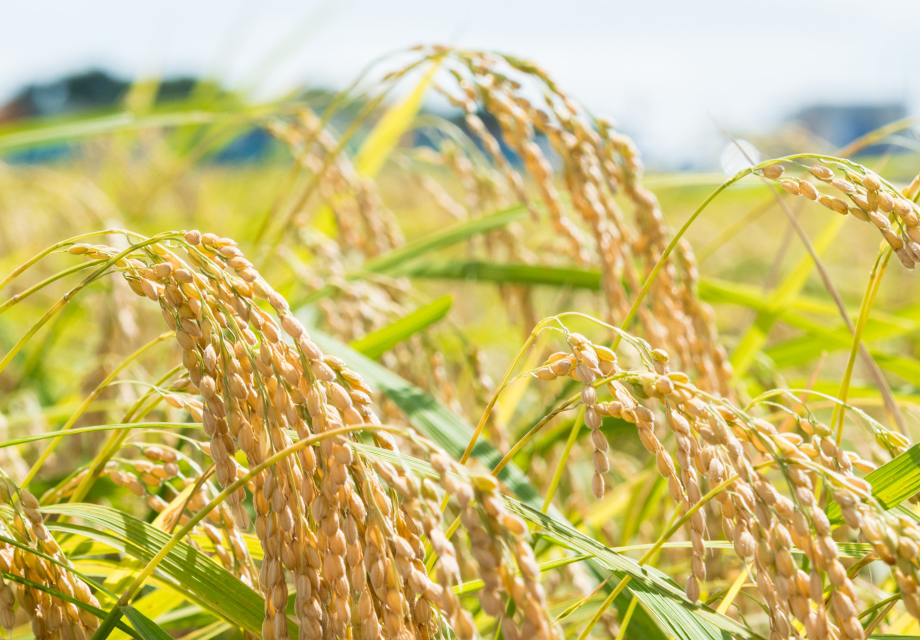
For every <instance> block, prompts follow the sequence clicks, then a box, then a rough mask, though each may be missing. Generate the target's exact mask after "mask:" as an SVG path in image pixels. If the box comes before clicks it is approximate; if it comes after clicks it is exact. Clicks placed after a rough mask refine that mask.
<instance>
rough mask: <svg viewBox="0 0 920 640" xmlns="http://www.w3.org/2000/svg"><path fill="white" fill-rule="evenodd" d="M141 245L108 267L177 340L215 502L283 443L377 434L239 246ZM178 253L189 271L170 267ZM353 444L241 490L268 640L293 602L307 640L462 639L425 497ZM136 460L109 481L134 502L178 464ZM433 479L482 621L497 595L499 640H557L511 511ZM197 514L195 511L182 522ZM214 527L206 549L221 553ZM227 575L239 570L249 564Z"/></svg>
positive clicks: (360, 397) (299, 460)
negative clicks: (447, 507) (520, 638)
mask: <svg viewBox="0 0 920 640" xmlns="http://www.w3.org/2000/svg"><path fill="white" fill-rule="evenodd" d="M141 244H142V246H141V247H139V248H138V251H136V252H135V253H134V254H132V256H131V257H128V258H125V259H122V260H119V261H118V263H117V267H118V268H119V269H120V270H121V272H122V275H123V276H124V277H125V278H126V279H127V280H128V282H129V284H130V286H131V288H132V290H134V291H135V292H136V293H138V294H139V295H143V296H145V297H147V298H150V299H151V300H153V301H156V302H158V303H159V305H160V308H161V311H162V314H163V317H164V319H165V321H166V323H167V325H168V326H169V327H170V328H171V329H173V330H174V331H175V332H176V333H175V335H176V341H177V342H178V343H179V346H180V347H181V349H182V354H183V355H182V361H183V364H184V365H185V369H186V371H187V373H188V377H189V381H190V384H189V386H188V389H187V391H188V392H189V393H196V392H197V393H198V394H199V395H200V397H201V406H200V409H199V412H200V419H201V423H202V427H203V430H204V432H205V434H206V435H207V436H208V437H209V439H210V440H209V442H208V443H207V445H206V448H207V450H208V452H209V454H210V456H211V458H212V459H213V461H214V465H215V475H216V477H217V480H218V483H219V484H220V485H221V486H224V487H226V486H227V485H228V484H230V483H231V482H233V481H234V480H236V479H237V478H238V477H239V475H240V474H241V473H242V472H243V469H241V468H240V466H239V465H238V463H237V462H236V459H235V457H234V456H235V454H236V452H237V451H238V450H240V451H242V452H243V453H244V454H245V456H246V459H247V460H248V463H249V466H250V468H251V467H252V466H254V465H258V464H260V463H262V462H263V461H265V460H266V459H267V458H268V457H269V456H270V455H272V454H273V453H277V452H279V451H281V450H282V449H285V448H287V447H289V446H290V445H291V444H292V443H293V438H297V439H302V438H308V437H311V436H314V435H317V436H320V435H322V434H326V433H330V432H335V431H336V430H340V429H343V428H344V427H365V428H370V429H375V428H376V427H379V425H380V420H379V419H378V418H377V416H376V415H375V413H374V411H373V409H372V407H371V394H372V390H371V389H370V388H369V387H368V386H367V384H366V383H365V382H364V381H363V380H362V379H361V377H360V376H359V375H358V374H357V373H355V372H354V371H352V370H350V369H348V368H347V366H346V363H345V362H344V361H342V360H341V359H339V358H335V357H332V356H327V355H324V354H323V353H322V352H321V351H320V349H319V348H318V347H317V346H316V344H315V343H314V342H313V341H312V340H311V339H310V337H309V335H308V334H307V332H306V330H305V329H304V327H303V326H302V325H301V323H300V322H299V321H298V320H297V319H296V318H295V317H294V315H293V314H292V313H291V311H290V308H289V305H288V303H287V301H286V300H285V299H284V298H283V297H282V296H281V295H280V294H279V293H277V292H276V291H274V290H273V289H272V288H271V287H270V286H269V285H268V284H267V283H266V282H265V280H264V279H262V277H261V276H260V275H259V273H258V272H257V271H256V270H255V269H254V268H253V266H252V264H251V263H250V262H249V261H248V260H246V259H245V257H244V256H243V254H242V252H241V251H240V250H239V248H238V247H237V246H236V243H235V242H234V241H233V240H230V239H227V238H219V237H217V236H215V235H214V234H207V233H206V234H201V233H199V232H198V231H189V232H187V233H185V234H184V236H178V237H176V238H174V242H173V243H167V242H160V241H157V242H148V243H146V244H145V243H141ZM180 248H181V249H182V250H184V252H185V253H186V254H187V256H188V261H186V260H183V259H181V258H180V257H179V255H178V250H179V249H180ZM71 252H72V253H76V254H86V255H88V256H90V257H106V258H108V257H110V256H113V255H115V254H116V253H117V252H116V251H115V250H114V249H112V248H108V247H103V246H98V245H97V246H92V247H90V246H87V245H74V246H73V247H72V248H71ZM135 256H136V257H135ZM265 307H268V308H271V309H272V310H273V311H274V313H275V317H276V318H277V320H275V318H273V317H272V315H270V314H269V313H268V312H267V311H265V310H264V308H265ZM285 334H286V335H287V339H286V340H285V339H283V337H282V336H283V335H285ZM180 398H181V396H179V395H177V394H171V395H170V402H171V404H173V405H174V406H193V407H194V406H195V405H192V404H191V403H190V402H189V401H183V400H181V399H180ZM193 415H194V412H193ZM373 436H374V438H375V440H376V442H377V444H378V446H380V447H382V448H384V449H390V450H398V443H397V440H396V439H395V438H393V437H392V436H391V435H390V434H388V433H387V432H385V431H383V430H380V429H379V428H378V429H376V430H374V431H373ZM355 437H356V436H353V435H351V434H347V433H345V434H337V433H331V434H330V435H328V436H327V437H325V438H323V439H322V440H321V442H320V443H319V445H318V446H311V447H306V448H303V449H300V450H299V451H298V452H297V454H296V456H290V457H287V458H285V459H283V460H281V461H279V462H278V463H277V464H275V465H273V466H271V467H270V468H268V469H266V470H264V471H262V472H261V473H259V474H258V475H256V476H255V477H254V478H253V479H252V481H251V482H250V484H249V489H250V491H251V492H252V504H253V507H254V511H255V532H256V535H257V537H258V539H259V541H260V543H261V546H262V549H263V560H262V564H261V566H260V568H259V570H258V575H257V576H256V577H255V582H256V583H257V584H258V587H259V589H260V591H261V592H262V594H263V595H264V597H265V619H264V623H263V627H262V637H263V638H264V639H266V640H272V639H274V638H287V637H288V635H289V632H288V619H287V615H286V613H285V610H286V607H287V603H288V594H289V590H290V589H291V588H293V589H295V590H296V596H295V607H294V609H295V616H296V619H297V622H298V624H299V627H300V637H301V638H311V639H313V638H316V639H318V638H326V637H345V636H346V635H348V634H351V635H352V636H353V637H355V638H368V639H371V640H373V639H375V638H379V637H383V638H397V637H399V638H402V637H417V638H427V637H430V636H431V635H432V634H434V632H435V629H436V628H437V626H438V624H439V622H438V621H439V619H440V616H444V617H446V618H447V619H448V621H449V622H450V624H451V626H452V628H453V629H454V632H455V633H456V634H457V635H458V637H461V638H472V637H473V636H474V634H475V627H474V626H473V621H472V618H471V617H470V615H469V613H468V612H466V611H464V610H463V609H462V607H460V605H459V601H458V600H457V598H456V596H455V595H454V593H453V591H452V590H451V589H450V586H452V585H455V584H457V583H458V581H459V565H458V562H457V559H456V558H455V552H454V549H453V546H452V545H451V544H450V543H449V541H448V540H447V538H446V536H445V535H444V533H443V531H442V530H441V525H442V522H441V510H440V505H439V504H438V500H437V493H436V491H435V489H434V487H431V486H429V485H428V484H427V483H424V482H422V483H420V482H419V481H418V480H417V479H416V478H415V477H413V476H409V475H407V474H406V473H405V472H404V471H402V470H401V469H398V468H396V467H394V466H393V465H390V464H388V463H383V462H380V461H375V462H374V463H373V464H369V463H368V462H367V461H366V460H365V459H364V458H363V457H362V456H360V455H357V454H356V453H355V451H354V449H353V447H352V444H353V442H354V439H355ZM144 454H145V458H146V459H145V460H139V461H137V462H135V463H134V468H133V472H132V473H128V472H127V471H125V470H122V469H118V468H115V467H113V468H112V469H111V470H110V471H109V473H110V475H111V476H112V477H113V479H116V478H117V479H116V482H123V483H124V484H125V486H128V487H129V488H132V490H135V491H137V492H139V493H143V492H144V491H145V488H144V485H149V484H150V483H151V482H156V481H158V480H161V479H160V478H159V477H158V476H157V474H156V473H155V470H156V469H157V468H158V467H159V465H157V464H156V463H157V462H165V464H164V465H163V467H164V471H162V472H160V473H165V465H166V464H170V462H174V461H166V458H170V457H172V456H170V454H168V453H166V450H165V449H154V450H152V451H151V450H150V448H146V449H144ZM442 458H444V459H445V460H446V457H444V456H442ZM439 466H441V467H442V468H443V469H442V470H441V471H440V472H441V473H442V477H441V489H442V490H443V491H446V492H447V493H448V494H449V495H450V496H453V497H454V498H455V499H456V500H457V503H458V505H459V508H460V509H461V520H462V523H463V525H464V527H465V528H466V531H467V532H468V535H469V537H470V541H471V545H472V549H471V551H472V555H473V557H474V559H475V560H476V562H477V565H478V568H479V570H480V575H483V576H489V577H488V580H487V590H488V592H489V593H490V596H489V597H490V607H489V612H490V613H492V614H493V615H501V614H503V612H504V611H505V605H504V603H503V600H502V597H503V595H504V594H507V597H510V598H511V599H513V600H514V602H515V603H516V605H517V611H518V612H519V613H518V614H517V615H515V616H513V617H508V618H507V619H508V620H510V622H506V623H504V626H507V627H508V631H507V633H508V634H509V637H511V634H512V633H514V631H513V630H512V627H514V628H516V626H515V625H518V626H520V628H521V630H522V631H523V632H526V633H527V634H535V637H539V638H551V637H556V636H557V632H556V631H555V629H554V628H553V627H552V626H551V624H550V621H549V619H548V618H547V617H546V608H545V596H544V594H543V591H542V587H541V586H540V583H539V570H538V568H537V566H536V561H535V560H534V556H533V550H532V549H531V547H530V545H529V542H528V541H527V538H526V530H525V528H524V526H523V523H522V522H521V521H520V520H519V519H517V518H516V517H515V516H512V515H511V514H509V513H507V512H506V511H505V509H504V507H503V504H502V501H501V499H500V497H499V493H498V486H497V484H495V482H494V480H491V479H478V480H477V479H470V478H469V477H468V476H466V475H463V470H462V469H461V468H459V467H458V466H456V465H450V464H448V463H447V462H442V463H441V464H440V465H439ZM148 467H149V468H148ZM448 468H450V474H449V475H445V471H444V470H447V469H448ZM138 474H140V475H139V479H138ZM135 483H136V484H137V485H138V486H137V487H136V486H135ZM245 499H246V493H245V490H244V489H243V488H240V489H238V490H236V491H235V492H233V493H232V494H231V495H230V498H229V499H228V500H227V501H226V509H225V510H224V511H222V512H221V513H220V518H221V519H223V518H226V519H227V520H231V519H232V521H234V522H235V524H236V525H237V527H239V528H241V529H246V528H248V527H249V516H248V513H247V510H246V509H245V508H244V502H245ZM473 500H475V505H476V506H474V505H473V502H472V501H473ZM203 502H204V497H203V496H202V497H201V498H199V497H198V496H197V495H195V496H193V498H192V504H190V508H191V509H192V510H195V509H196V508H201V507H203V506H204V505H203ZM209 524H213V525H216V524H217V522H212V523H209ZM209 524H206V525H204V532H205V534H206V535H208V537H209V538H210V539H211V540H212V541H213V542H214V543H215V544H223V542H222V539H220V538H218V536H217V532H216V531H215V530H214V529H213V528H211V529H209V528H208V526H209ZM423 536H424V537H425V538H427V539H428V541H429V543H430V544H431V546H432V548H433V549H434V551H435V552H436V553H437V554H438V563H437V565H436V573H437V575H438V582H437V583H434V582H432V581H431V580H430V579H429V578H428V577H427V575H428V574H427V571H426V570H425V565H424V560H425V545H424V544H423V542H422V538H423ZM229 544H231V546H232V541H231V542H230V543H229ZM509 558H510V560H509ZM237 560H239V561H240V562H239V564H243V562H244V561H245V558H238V559H237ZM515 567H517V568H516V569H515ZM518 570H519V571H521V572H522V573H523V576H524V577H523V579H522V578H520V577H518V576H517V575H516V571H518ZM436 612H440V613H436Z"/></svg>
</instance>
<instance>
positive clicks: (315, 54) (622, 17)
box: [0, 0, 920, 164]
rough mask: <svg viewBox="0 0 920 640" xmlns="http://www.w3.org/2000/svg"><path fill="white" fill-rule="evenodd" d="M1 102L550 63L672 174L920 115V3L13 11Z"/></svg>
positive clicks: (484, 0)
mask: <svg viewBox="0 0 920 640" xmlns="http://www.w3.org/2000/svg"><path fill="white" fill-rule="evenodd" d="M0 8H2V16H3V18H2V20H0V102H2V101H4V100H5V99H7V98H8V97H10V96H11V95H12V94H13V93H14V92H15V91H16V90H17V89H18V88H19V87H21V86H22V85H24V84H27V83H30V82H36V81H38V82H42V81H50V80H53V79H55V78H57V77H59V76H60V75H62V74H64V73H68V72H75V71H80V70H84V69H86V68H88V67H101V68H105V69H109V70H111V71H114V72H116V73H119V74H121V75H124V76H126V77H133V76H137V75H143V74H166V75H169V74H176V73H195V74H201V73H208V74H211V75H215V76H217V77H218V78H219V79H221V80H222V81H223V82H225V83H226V84H228V85H230V86H234V87H242V86H245V87H248V88H251V89H252V91H253V96H254V97H255V98H259V97H269V96H272V95H276V94H278V93H280V92H283V91H285V90H287V89H290V88H292V87H294V86H299V85H304V84H313V85H324V86H331V87H341V86H344V85H346V84H347V83H348V82H349V81H350V80H351V79H352V78H353V77H355V76H356V75H357V73H358V72H359V71H360V70H361V69H362V67H364V65H366V64H367V63H368V62H369V61H371V60H373V59H374V58H376V57H377V56H379V55H381V54H384V53H387V52H389V51H393V50H396V49H401V48H406V47H409V46H412V45H414V44H419V43H429V44H431V43H440V44H452V45H458V46H463V47H467V48H484V49H494V50H501V51H504V52H508V53H514V54H517V55H520V56H522V57H525V58H530V59H533V60H535V61H536V62H538V63H539V64H540V65H541V66H543V67H544V68H545V69H547V71H548V72H549V73H550V74H551V75H552V76H553V77H554V78H555V79H556V80H557V82H558V83H559V84H560V85H561V86H562V87H563V88H565V89H566V90H567V91H568V92H569V93H570V94H572V95H574V96H575V97H576V98H578V99H579V100H581V101H582V102H583V103H584V104H586V105H587V106H588V107H589V108H590V109H591V110H592V111H593V112H595V113H596V114H599V115H605V116H607V117H609V118H611V119H612V120H613V121H614V122H616V123H618V124H619V126H620V127H621V128H622V129H624V130H625V131H627V132H628V133H630V134H631V135H633V136H634V137H635V138H636V141H637V143H638V144H639V146H640V148H642V149H645V150H646V153H647V154H648V153H651V154H652V156H653V157H660V158H665V157H666V158H669V159H670V163H671V164H680V163H681V162H684V161H688V162H689V161H692V160H693V159H694V158H698V157H699V156H700V155H702V154H709V155H712V154H713V153H716V154H717V152H718V149H720V148H721V147H722V146H724V145H725V139H724V137H723V136H722V135H721V134H720V133H719V127H720V126H721V127H724V128H726V129H728V130H731V131H733V132H745V131H760V130H769V129H770V128H771V127H774V126H776V125H777V124H778V123H780V122H782V121H783V120H784V119H785V118H787V117H788V116H789V115H790V114H791V113H792V112H794V111H795V110H796V109H797V108H799V107H801V106H803V105H807V104H812V103H819V102H820V103H828V102H829V103H853V102H856V103H863V104H866V103H868V104H874V103H884V102H892V101H903V102H905V103H906V104H907V106H908V109H909V111H910V112H911V113H914V112H916V111H917V110H918V108H920V83H918V81H917V76H918V71H920V65H918V63H920V48H918V47H917V46H916V45H915V38H916V36H915V29H916V25H917V24H920V2H912V1H910V0H902V1H895V0H873V2H865V1H864V0H863V1H850V0H836V1H833V2H830V1H825V0H810V1H807V2H805V1H801V0H800V1H787V0H766V1H759V2H737V1H733V2H728V1H706V0H699V1H697V2H685V1H677V0H673V1H663V0H641V1H635V2H620V1H615V0H610V1H607V2H602V1H593V2H586V1H583V0H564V1H559V2H552V1H549V0H529V1H526V2H525V1H524V0H462V1H453V2H447V1H443V0H426V1H419V0H387V1H385V2H381V1H380V0H374V1H365V0H319V1H316V0H301V1H299V2H294V1H289V0H261V1H260V2H243V1H240V0H219V1H217V0H202V1H192V0H158V2H155V3H140V2H124V1H111V0H84V1H82V2H72V1H71V0H67V1H65V0H36V1H34V2H25V1H24V0H0Z"/></svg>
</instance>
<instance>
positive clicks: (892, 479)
mask: <svg viewBox="0 0 920 640" xmlns="http://www.w3.org/2000/svg"><path fill="white" fill-rule="evenodd" d="M866 481H867V482H868V483H869V484H870V485H872V495H873V496H874V497H875V499H876V500H878V501H879V502H880V503H881V505H882V506H883V507H884V508H886V509H894V508H895V507H896V506H898V505H899V504H900V503H902V502H903V501H904V500H907V499H908V498H909V497H911V496H912V495H916V494H917V492H920V444H915V445H914V446H912V447H911V448H910V449H908V450H907V451H905V452H904V453H902V454H901V455H899V456H897V457H896V458H893V459H891V460H889V461H888V462H886V463H885V464H883V465H882V466H880V467H879V468H878V469H876V470H875V471H873V472H872V473H870V474H868V475H867V476H866ZM827 517H828V518H829V519H830V520H831V521H832V522H840V521H841V520H842V518H841V514H840V505H839V504H837V503H836V502H833V503H831V504H830V505H828V507H827Z"/></svg>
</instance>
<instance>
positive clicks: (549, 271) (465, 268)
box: [396, 261, 601, 290]
mask: <svg viewBox="0 0 920 640" xmlns="http://www.w3.org/2000/svg"><path fill="white" fill-rule="evenodd" d="M396 275H401V276H409V277H413V278H437V279H445V280H476V281H484V282H497V283H502V284H504V283H509V284H531V285H549V286H556V287H572V288H574V289H593V290H597V289H600V287H601V274H600V272H599V271H593V270H587V269H575V268H568V267H547V266H539V265H529V264H500V263H494V262H475V261H473V262H436V263H427V262H426V263H421V264H412V265H407V266H405V267H402V268H400V269H397V270H396Z"/></svg>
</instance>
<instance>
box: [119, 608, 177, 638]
mask: <svg viewBox="0 0 920 640" xmlns="http://www.w3.org/2000/svg"><path fill="white" fill-rule="evenodd" d="M119 608H120V609H121V611H122V613H124V614H125V617H126V618H127V619H128V620H129V621H130V622H131V626H132V627H134V630H135V631H137V632H138V633H139V634H140V636H141V637H142V638H143V639H144V640H172V636H171V635H169V634H168V633H166V632H165V631H163V630H162V629H161V628H160V626H159V625H158V624H157V623H156V622H154V621H153V620H151V619H150V618H148V617H147V616H145V615H144V614H143V613H141V612H140V611H138V610H137V609H135V608H134V607H132V606H131V605H124V606H123V607H119Z"/></svg>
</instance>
